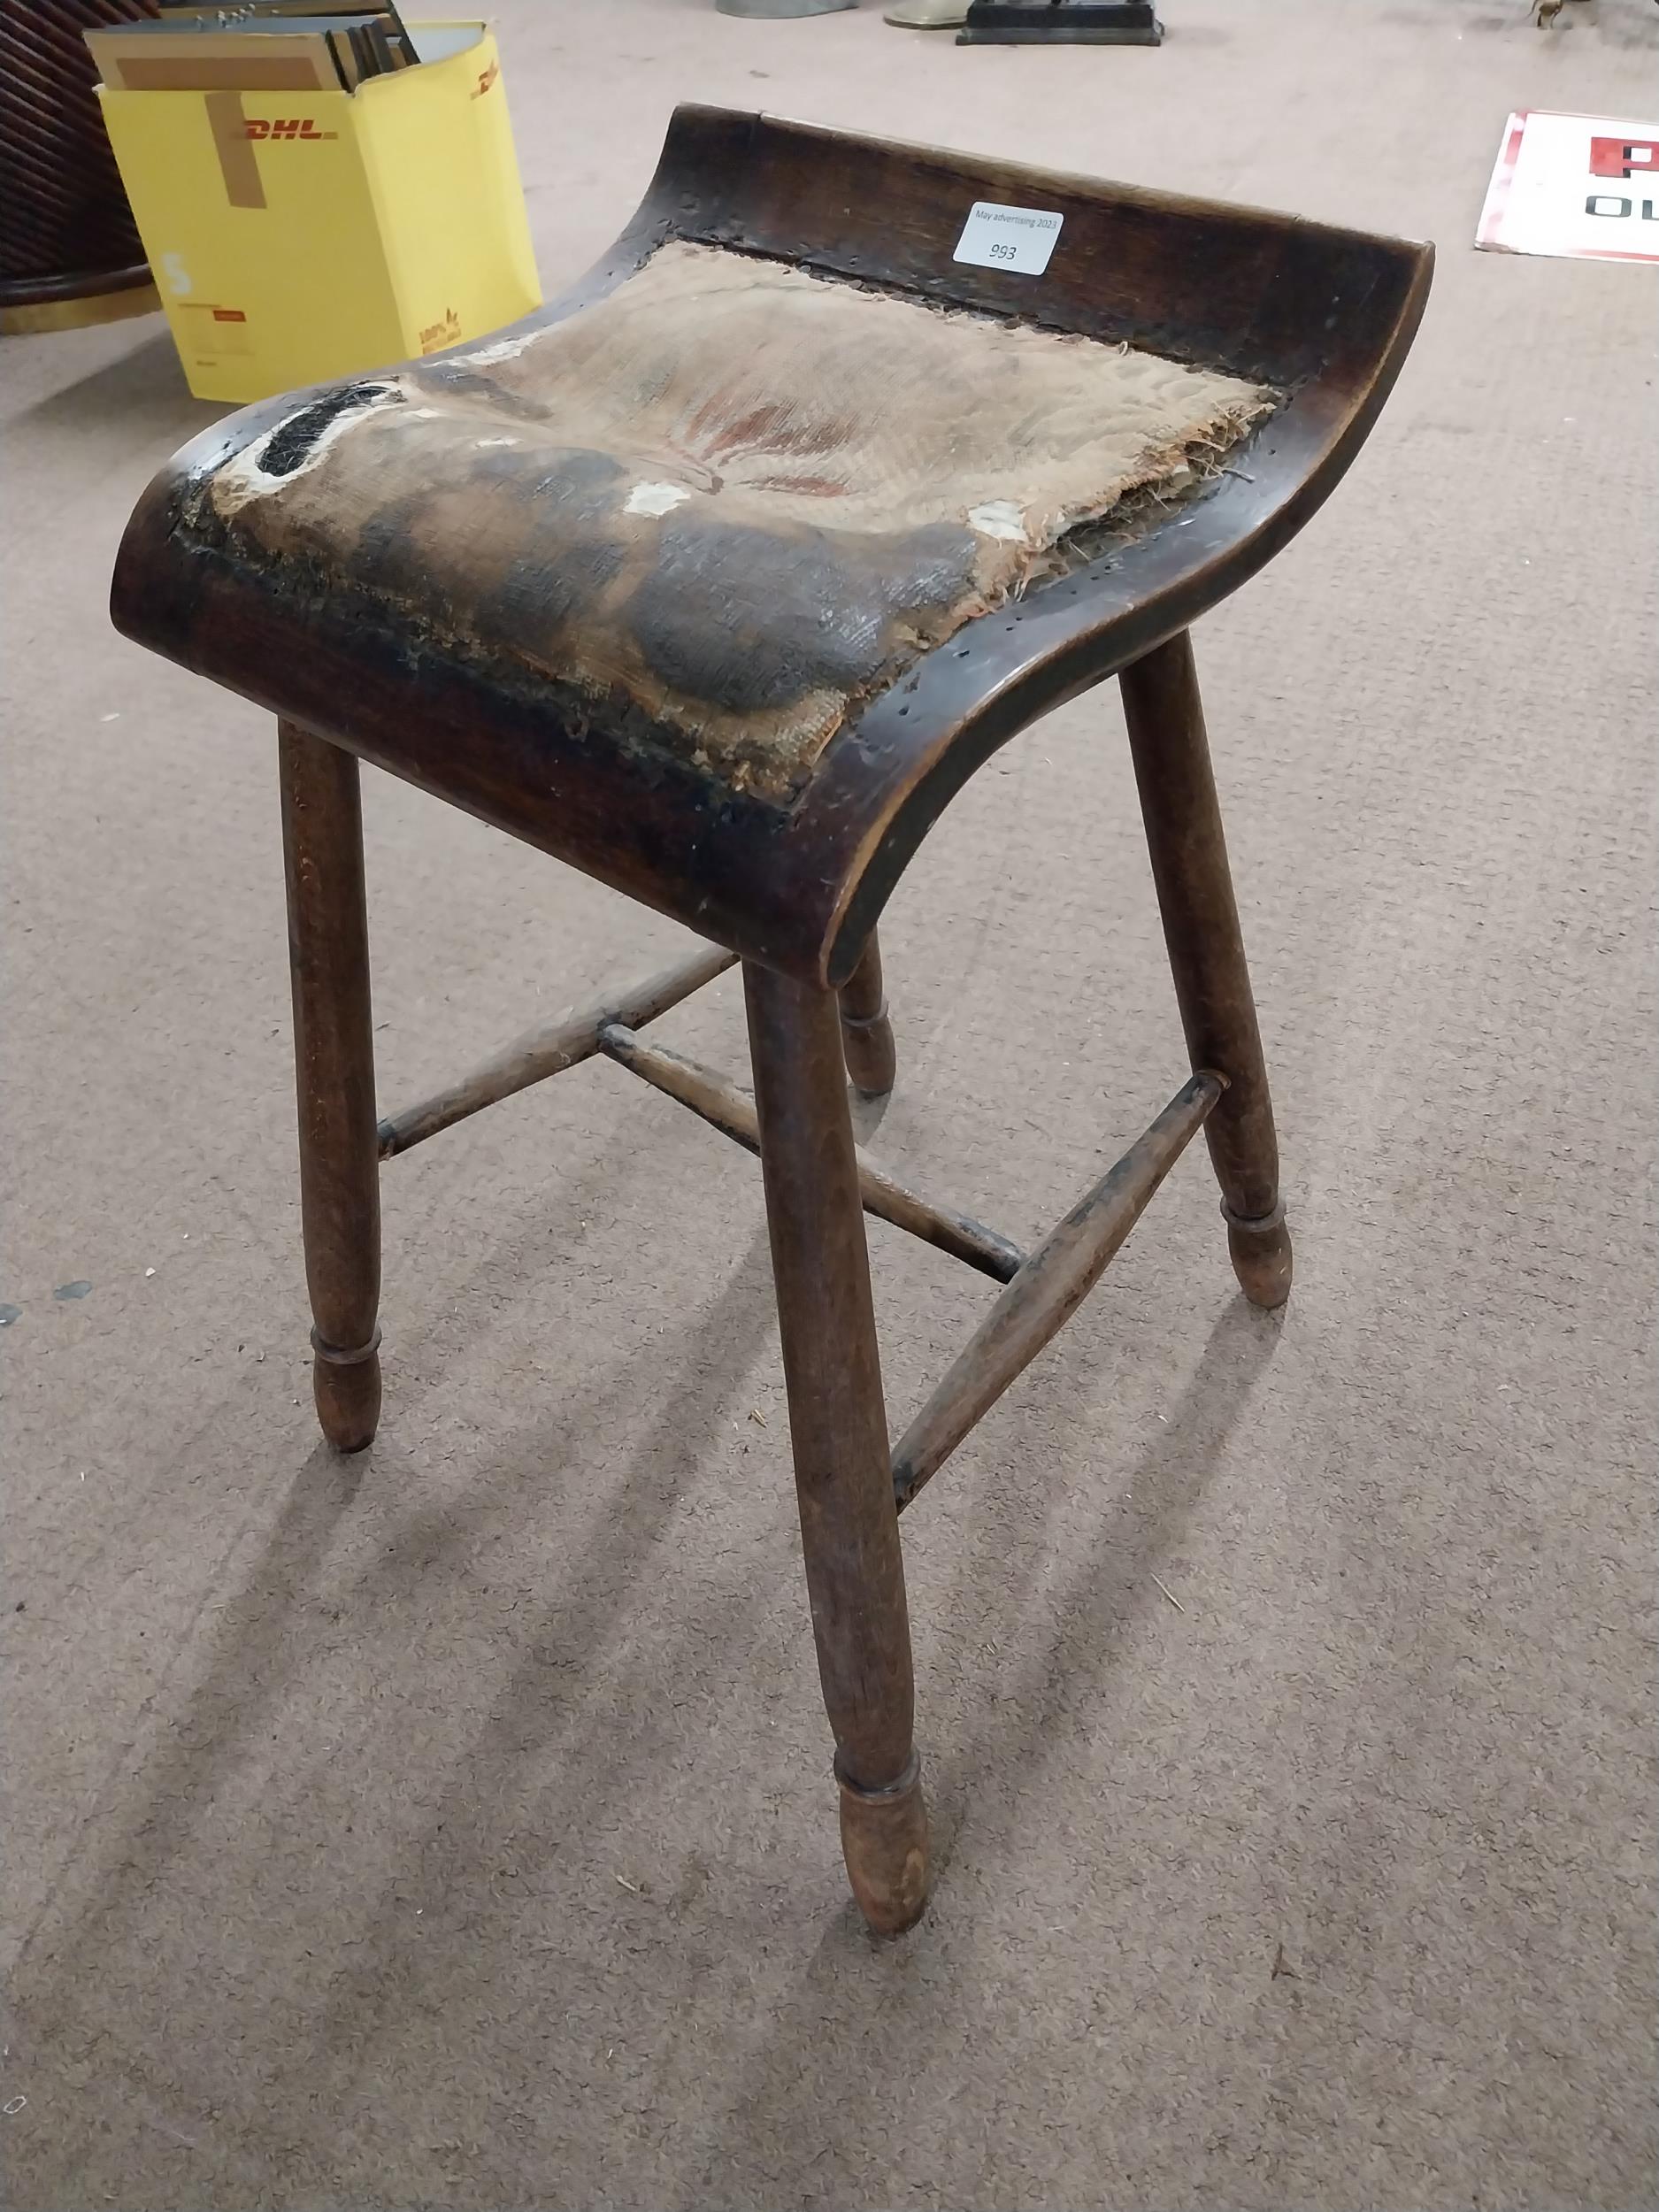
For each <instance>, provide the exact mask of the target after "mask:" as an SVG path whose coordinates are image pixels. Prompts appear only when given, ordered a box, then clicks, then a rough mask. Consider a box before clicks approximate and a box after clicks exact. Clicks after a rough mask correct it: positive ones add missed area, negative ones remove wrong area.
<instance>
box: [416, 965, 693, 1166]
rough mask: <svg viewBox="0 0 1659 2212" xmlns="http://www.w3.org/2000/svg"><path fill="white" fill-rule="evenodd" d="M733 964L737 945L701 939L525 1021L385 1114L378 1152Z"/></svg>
mask: <svg viewBox="0 0 1659 2212" xmlns="http://www.w3.org/2000/svg"><path fill="white" fill-rule="evenodd" d="M736 964H737V955H736V954H735V953H731V952H726V951H723V950H722V949H720V948H719V947H718V946H714V945H710V946H705V947H704V949H703V951H701V952H699V953H695V954H694V955H693V956H691V958H690V959H688V960H677V961H676V962H675V963H674V964H673V965H672V967H668V968H663V969H660V970H659V971H658V972H657V974H655V975H651V976H647V977H646V978H645V979H644V980H643V981H642V982H640V983H632V984H625V985H624V986H623V987H621V988H620V989H615V990H611V991H606V992H602V993H601V994H600V995H599V996H598V997H597V998H593V999H590V1000H589V1001H588V1003H587V1004H586V1005H585V1006H572V1007H569V1008H567V1009H566V1010H565V1012H564V1013H562V1014H560V1015H559V1016H557V1018H556V1019H555V1020H553V1021H550V1022H541V1023H538V1024H537V1025H536V1026H535V1027H534V1029H526V1031H525V1032H524V1033H523V1034H522V1036H518V1037H515V1038H514V1039H513V1041H512V1042H511V1044H510V1045H504V1046H503V1048H502V1049H501V1051H499V1052H497V1053H495V1054H493V1055H492V1056H491V1057H490V1058H489V1059H488V1060H485V1061H482V1062H480V1064H479V1065H478V1066H477V1067H475V1068H472V1069H471V1070H469V1071H468V1072H467V1073H466V1074H465V1075H464V1076H462V1077H461V1078H460V1079H459V1080H458V1081H457V1082H454V1083H451V1084H449V1085H448V1086H446V1087H445V1088H444V1089H442V1090H441V1091H434V1094H433V1095H432V1096H431V1097H430V1098H426V1099H423V1100H422V1101H421V1102H420V1103H419V1105H418V1106H407V1107H405V1108H404V1109H403V1112H402V1113H400V1114H394V1115H392V1116H391V1117H390V1118H388V1119H387V1120H385V1121H383V1122H382V1123H381V1124H380V1157H381V1158H382V1159H383V1160H389V1159H393V1158H395V1157H396V1155H397V1154H398V1153H400V1152H407V1151H408V1150H409V1148H410V1147H411V1145H416V1144H424V1143H425V1141H426V1139H427V1138H428V1137H435V1136H436V1135H437V1133H438V1132H439V1130H440V1129H448V1128H449V1127H450V1126H451V1125H453V1124H454V1123H456V1122H457V1121H462V1120H465V1118H466V1116H467V1115H469V1114H476V1113H477V1112H479V1111H480V1109H481V1108H483V1107H485V1106H493V1105H494V1104H495V1102H496V1100H497V1099H500V1098H511V1096H512V1094H513V1093H514V1092H515V1091H522V1090H526V1089H527V1088H528V1087H529V1086H530V1085H531V1084H532V1083H541V1082H543V1081H545V1079H547V1078H548V1077H549V1075H559V1074H562V1073H563V1071H565V1069H566V1068H573V1067H575V1066H576V1065H577V1064H579V1063H580V1062H581V1061H583V1060H587V1059H591V1058H592V1056H593V1055H594V1054H595V1052H597V1051H598V1049H599V1033H600V1031H601V1030H602V1029H603V1028H604V1027H605V1025H606V1024H607V1023H610V1022H616V1023H618V1024H619V1025H621V1026H622V1027H623V1028H625V1029H630V1030H633V1029H643V1028H644V1026H645V1025H646V1024H647V1023H648V1022H654V1021H655V1020H656V1019H657V1017H658V1016H659V1015H661V1014H665V1013H667V1012H668V1010H669V1009H670V1008H671V1007H674V1006H678V1005H679V1004H680V1001H681V1000H682V999H687V998H689V997H690V996H691V995H692V993H693V992H694V991H700V990H701V989H702V988H703V985H704V984H705V983H712V982H713V980H714V979H715V977H716V976H718V975H724V974H725V973H726V970H727V969H728V968H732V967H735V966H736Z"/></svg>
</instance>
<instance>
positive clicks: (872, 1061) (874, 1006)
mask: <svg viewBox="0 0 1659 2212" xmlns="http://www.w3.org/2000/svg"><path fill="white" fill-rule="evenodd" d="M841 1053H842V1056H843V1057H844V1059H845V1060H846V1063H847V1073H848V1076H849V1079H850V1081H851V1083H852V1087H853V1088H854V1089H855V1090H856V1092H857V1093H858V1094H859V1096H860V1097H861V1098H885V1097H886V1096H887V1093H888V1092H889V1091H890V1090H891V1089H892V1088H893V1084H894V1079H895V1077H896V1076H897V1074H898V1071H899V1062H898V1054H897V1052H896V1051H895V1048H894V1043H893V1024H892V1023H891V1022H890V1021H889V1020H888V1018H887V994H886V992H885V991H884V990H883V989H882V987H881V952H880V948H879V946H878V944H877V943H876V933H875V932H874V930H872V931H871V933H870V936H869V939H868V941H866V943H865V945H864V952H863V954H862V955H861V956H860V958H859V962H858V965H857V966H856V968H855V969H854V970H853V972H852V973H851V975H849V977H848V979H847V980H846V982H845V983H843V984H842V986H841Z"/></svg>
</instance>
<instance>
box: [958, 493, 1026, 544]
mask: <svg viewBox="0 0 1659 2212" xmlns="http://www.w3.org/2000/svg"><path fill="white" fill-rule="evenodd" d="M968 523H969V526H970V527H971V528H972V529H975V530H977V531H978V532H979V535H980V536H981V537H982V538H1002V539H1004V540H1006V541H1008V542H1009V543H1010V544H1011V545H1019V544H1022V543H1023V542H1024V541H1025V509H1024V508H1023V507H1022V506H1020V505H1019V504H1018V502H1016V501H1014V500H1012V499H987V500H985V501H983V502H982V503H980V504H979V506H977V507H970V508H969V510H968Z"/></svg>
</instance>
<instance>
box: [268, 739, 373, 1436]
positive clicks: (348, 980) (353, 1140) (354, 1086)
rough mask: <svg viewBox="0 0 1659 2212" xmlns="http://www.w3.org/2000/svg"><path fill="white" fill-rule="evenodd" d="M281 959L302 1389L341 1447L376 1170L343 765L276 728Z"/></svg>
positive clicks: (369, 1031) (368, 1318) (368, 1273)
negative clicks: (308, 1326)
mask: <svg viewBox="0 0 1659 2212" xmlns="http://www.w3.org/2000/svg"><path fill="white" fill-rule="evenodd" d="M277 745H278V752H279V757H280V769H281V780H282V845H283V855H284V859H285V862H286V866H287V876H288V964H289V969H290V972H291V975H292V979H293V986H294V1062H295V1074H296V1084H297V1088H298V1093H299V1134H300V1215H301V1220H302V1224H303V1231H304V1237H305V1279H306V1282H307V1284H308V1285H309V1286H310V1290H311V1316H312V1318H313V1320H314V1321H315V1323H316V1326H315V1327H314V1328H313V1330H312V1331H311V1344H312V1348H313V1349H314V1351H315V1354H316V1358H315V1362H314V1364H313V1366H312V1370H311V1386H312V1390H313V1392H314V1394H315V1396H316V1400H317V1417H318V1419H319V1421H320V1422H321V1424H322V1428H323V1433H324V1435H325V1436H326V1438H327V1439H328V1440H329V1442H330V1443H331V1444H333V1445H334V1447H335V1448H336V1449H337V1450H339V1451H342V1452H355V1451H361V1450H362V1448H363V1447H364V1446H365V1444H367V1443H369V1442H371V1441H372V1440H373V1435H374V1430H375V1425H376V1423H377V1422H378V1421H379V1419H380V1330H379V1329H378V1328H377V1327H376V1325H375V1317H376V1313H377V1311H378V1309H379V1305H380V1156H379V1141H378V1136H377V1133H376V1125H375V1115H374V1040H373V1023H372V1020H371V1018H370V1010H369V938H368V922H367V913H366V908H365V898H364V887H363V813H362V801H361V795H360V793H359V789H358V779H357V760H356V758H355V757H353V755H351V754H350V753H346V752H342V750H341V749H340V748H339V747H338V746H336V745H329V744H326V743H325V742H324V741H323V740H322V739H321V738H318V737H312V736H311V734H310V733H309V732H307V731H304V730H302V729H299V728H296V726H295V725H294V724H292V723H289V722H282V723H279V724H278V726H277Z"/></svg>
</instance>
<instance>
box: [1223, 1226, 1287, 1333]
mask: <svg viewBox="0 0 1659 2212" xmlns="http://www.w3.org/2000/svg"><path fill="white" fill-rule="evenodd" d="M1221 1213H1222V1218H1223V1219H1224V1220H1225V1223H1226V1225H1227V1250H1228V1253H1229V1254H1230V1255H1231V1256H1232V1260H1233V1273H1234V1274H1235V1275H1236V1276H1237V1277H1238V1279H1239V1287H1240V1289H1241V1290H1242V1291H1243V1293H1244V1294H1245V1296H1246V1297H1247V1298H1248V1300H1249V1302H1250V1303H1251V1304H1252V1305H1253V1306H1266V1307H1268V1308H1270V1309H1271V1308H1272V1307H1274V1306H1282V1305H1283V1304H1284V1302H1285V1301H1286V1298H1288V1297H1289V1295H1290V1277H1291V1248H1290V1231H1289V1230H1288V1229H1287V1228H1286V1225H1285V1209H1284V1206H1283V1205H1282V1204H1279V1205H1277V1206H1275V1207H1274V1209H1273V1210H1272V1212H1271V1214H1263V1215H1261V1216H1260V1217H1258V1218H1257V1219H1256V1220H1254V1221H1246V1220H1243V1219H1241V1218H1240V1216H1239V1215H1237V1214H1235V1213H1233V1212H1231V1211H1230V1210H1228V1208H1227V1207H1226V1206H1225V1205H1224V1206H1223V1207H1222V1209H1221Z"/></svg>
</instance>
